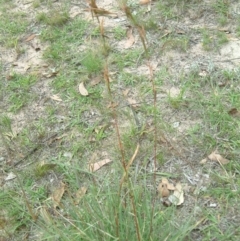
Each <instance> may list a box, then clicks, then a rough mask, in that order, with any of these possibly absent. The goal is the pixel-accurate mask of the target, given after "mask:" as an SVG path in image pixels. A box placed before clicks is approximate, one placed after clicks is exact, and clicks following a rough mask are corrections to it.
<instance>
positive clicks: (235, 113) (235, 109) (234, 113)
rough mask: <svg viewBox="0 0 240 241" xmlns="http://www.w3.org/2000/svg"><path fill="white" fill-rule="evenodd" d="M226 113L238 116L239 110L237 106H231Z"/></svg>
mask: <svg viewBox="0 0 240 241" xmlns="http://www.w3.org/2000/svg"><path fill="white" fill-rule="evenodd" d="M228 114H229V115H231V116H240V112H239V110H238V109H237V108H232V109H231V110H229V111H228Z"/></svg>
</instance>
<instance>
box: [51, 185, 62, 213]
mask: <svg viewBox="0 0 240 241" xmlns="http://www.w3.org/2000/svg"><path fill="white" fill-rule="evenodd" d="M64 192H65V184H64V183H63V182H60V184H59V187H58V188H56V189H55V190H54V191H53V193H52V196H51V197H52V200H53V207H54V208H55V209H56V207H59V206H60V202H61V199H62V196H63V194H64Z"/></svg>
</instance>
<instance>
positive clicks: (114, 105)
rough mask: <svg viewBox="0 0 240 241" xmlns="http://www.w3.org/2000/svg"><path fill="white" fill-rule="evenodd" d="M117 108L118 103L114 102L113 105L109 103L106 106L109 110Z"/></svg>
mask: <svg viewBox="0 0 240 241" xmlns="http://www.w3.org/2000/svg"><path fill="white" fill-rule="evenodd" d="M117 106H118V103H117V102H115V103H110V104H109V105H108V106H107V108H108V109H110V108H115V107H117Z"/></svg>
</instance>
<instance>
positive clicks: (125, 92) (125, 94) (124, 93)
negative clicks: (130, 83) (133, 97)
mask: <svg viewBox="0 0 240 241" xmlns="http://www.w3.org/2000/svg"><path fill="white" fill-rule="evenodd" d="M129 91H130V89H126V90H124V91H123V92H122V93H123V95H124V96H127V95H128V93H129Z"/></svg>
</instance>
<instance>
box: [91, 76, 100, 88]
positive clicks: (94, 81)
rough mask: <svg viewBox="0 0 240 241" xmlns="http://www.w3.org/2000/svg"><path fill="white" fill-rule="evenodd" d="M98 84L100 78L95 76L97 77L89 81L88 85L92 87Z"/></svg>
mask: <svg viewBox="0 0 240 241" xmlns="http://www.w3.org/2000/svg"><path fill="white" fill-rule="evenodd" d="M100 82H101V77H100V76H97V77H95V78H93V79H92V80H91V82H90V85H91V86H94V85H97V84H99V83H100Z"/></svg>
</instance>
